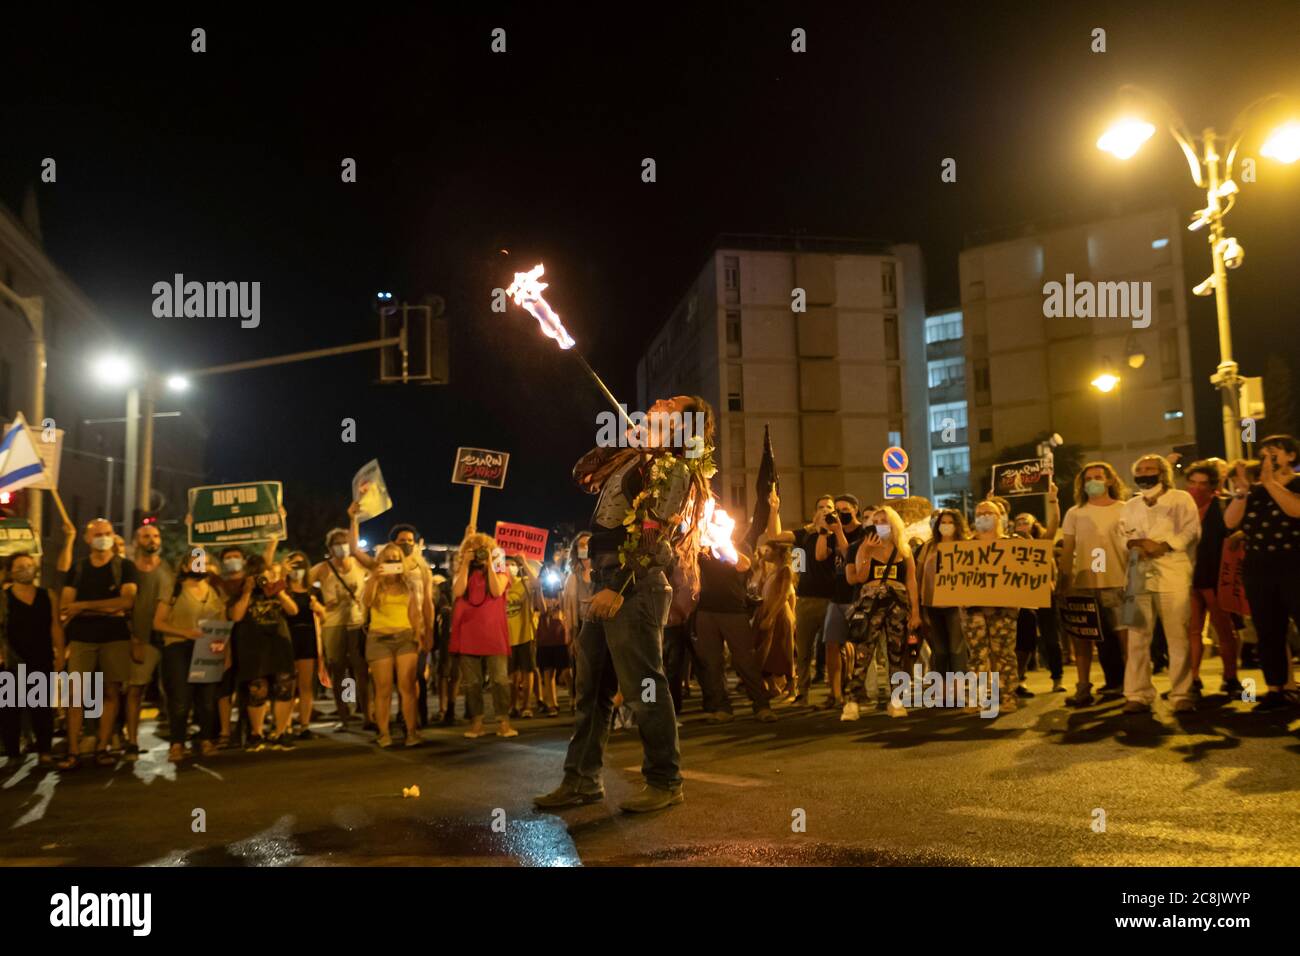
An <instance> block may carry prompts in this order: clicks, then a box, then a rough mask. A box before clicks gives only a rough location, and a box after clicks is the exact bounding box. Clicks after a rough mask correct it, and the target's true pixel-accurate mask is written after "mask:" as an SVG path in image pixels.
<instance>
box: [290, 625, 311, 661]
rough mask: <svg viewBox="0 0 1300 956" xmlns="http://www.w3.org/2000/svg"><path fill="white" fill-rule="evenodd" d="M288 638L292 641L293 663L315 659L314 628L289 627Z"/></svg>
mask: <svg viewBox="0 0 1300 956" xmlns="http://www.w3.org/2000/svg"><path fill="white" fill-rule="evenodd" d="M289 637H290V638H292V639H293V659H294V660H295V661H314V660H315V659H316V628H314V627H291V628H289Z"/></svg>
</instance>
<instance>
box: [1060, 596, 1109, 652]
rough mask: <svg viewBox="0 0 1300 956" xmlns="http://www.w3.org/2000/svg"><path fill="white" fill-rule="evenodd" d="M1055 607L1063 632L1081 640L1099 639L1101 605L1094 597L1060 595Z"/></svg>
mask: <svg viewBox="0 0 1300 956" xmlns="http://www.w3.org/2000/svg"><path fill="white" fill-rule="evenodd" d="M1056 609H1057V611H1058V613H1059V614H1060V616H1061V626H1062V627H1063V628H1065V633H1066V634H1068V635H1070V636H1071V637H1077V638H1078V639H1079V640H1081V641H1100V640H1101V637H1102V631H1101V606H1100V605H1099V604H1098V603H1097V599H1096V598H1094V597H1080V596H1075V597H1069V596H1067V597H1061V598H1058V599H1057V605H1056Z"/></svg>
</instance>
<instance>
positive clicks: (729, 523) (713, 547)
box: [700, 498, 739, 564]
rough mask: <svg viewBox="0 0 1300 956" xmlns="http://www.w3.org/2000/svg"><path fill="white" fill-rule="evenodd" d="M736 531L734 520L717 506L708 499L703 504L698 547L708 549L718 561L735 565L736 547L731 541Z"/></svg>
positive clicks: (737, 558) (737, 557) (712, 500)
mask: <svg viewBox="0 0 1300 956" xmlns="http://www.w3.org/2000/svg"><path fill="white" fill-rule="evenodd" d="M735 530H736V519H735V518H733V517H731V515H729V514H727V512H726V511H724V510H723V509H721V508H719V507H718V506H717V502H716V501H714V499H712V498H710V499H709V500H708V501H706V502H705V503H704V517H703V519H702V520H701V521H700V547H702V548H708V549H709V550H710V551H712V552H713V556H714V557H715V558H717V559H718V560H719V561H725V562H727V563H728V564H735V563H736V561H737V560H739V556H738V555H737V554H736V545H735V544H734V543H733V542H732V540H731V535H732V533H733V532H734V531H735Z"/></svg>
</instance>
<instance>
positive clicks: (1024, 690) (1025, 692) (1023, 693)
mask: <svg viewBox="0 0 1300 956" xmlns="http://www.w3.org/2000/svg"><path fill="white" fill-rule="evenodd" d="M1016 696H1017V697H1023V698H1025V699H1028V698H1030V697H1033V696H1034V692H1033V691H1032V690H1030V689H1029V688H1028V687H1026V686H1025V685H1024V684H1017V685H1016Z"/></svg>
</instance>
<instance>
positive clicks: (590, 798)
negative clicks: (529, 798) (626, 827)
mask: <svg viewBox="0 0 1300 956" xmlns="http://www.w3.org/2000/svg"><path fill="white" fill-rule="evenodd" d="M604 799H605V791H604V790H588V791H586V792H583V791H581V790H578V789H577V788H576V787H574V786H573V785H572V784H568V783H562V784H560V785H559V786H558V787H556V788H555V789H554V790H552V791H551V792H550V793H543V794H540V795H539V796H536V797H533V804H534V805H535V806H538V807H541V808H542V809H544V810H554V809H559V808H560V807H580V806H582V805H583V804H586V803H599V802H600V801H601V800H604Z"/></svg>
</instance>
